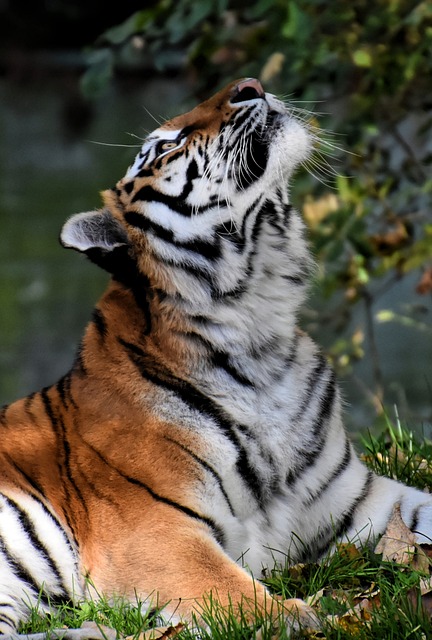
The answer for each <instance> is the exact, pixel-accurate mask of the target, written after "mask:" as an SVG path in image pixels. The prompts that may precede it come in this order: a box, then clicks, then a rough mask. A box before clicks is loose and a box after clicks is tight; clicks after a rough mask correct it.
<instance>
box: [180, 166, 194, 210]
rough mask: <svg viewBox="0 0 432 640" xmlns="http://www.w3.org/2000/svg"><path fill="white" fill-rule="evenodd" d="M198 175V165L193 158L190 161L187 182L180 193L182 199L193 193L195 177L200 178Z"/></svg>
mask: <svg viewBox="0 0 432 640" xmlns="http://www.w3.org/2000/svg"><path fill="white" fill-rule="evenodd" d="M198 176H199V171H198V165H197V162H196V160H195V158H193V159H192V160H191V162H190V163H189V166H188V168H187V171H186V184H185V186H184V189H183V191H182V192H181V194H180V199H181V200H186V198H187V197H188V195H189V194H190V193H191V191H192V189H193V181H194V180H195V178H198Z"/></svg>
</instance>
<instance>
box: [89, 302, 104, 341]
mask: <svg viewBox="0 0 432 640" xmlns="http://www.w3.org/2000/svg"><path fill="white" fill-rule="evenodd" d="M92 321H93V326H94V328H95V329H96V332H97V334H98V335H99V337H100V338H101V339H102V341H103V340H104V339H105V338H106V335H107V323H106V320H105V317H104V314H103V313H102V311H101V310H100V309H98V308H97V307H95V309H93V314H92Z"/></svg>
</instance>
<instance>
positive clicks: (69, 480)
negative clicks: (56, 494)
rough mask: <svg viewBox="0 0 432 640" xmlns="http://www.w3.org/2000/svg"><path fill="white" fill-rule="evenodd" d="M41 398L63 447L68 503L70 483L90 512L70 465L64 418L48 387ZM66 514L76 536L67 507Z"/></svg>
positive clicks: (62, 470)
mask: <svg viewBox="0 0 432 640" xmlns="http://www.w3.org/2000/svg"><path fill="white" fill-rule="evenodd" d="M41 398H42V401H43V403H44V407H45V411H46V413H47V415H48V417H49V419H50V421H51V424H52V427H53V431H54V432H55V433H56V435H57V446H58V448H61V449H62V451H63V457H64V464H61V462H60V460H58V462H57V467H58V470H59V476H60V478H62V479H63V482H62V486H63V489H64V492H65V497H66V504H69V503H70V499H71V494H70V491H69V484H70V486H71V487H72V488H73V489H74V492H75V495H76V496H77V498H78V499H79V501H80V503H81V504H82V506H83V508H84V511H85V512H86V513H87V514H88V508H87V505H86V503H85V500H84V496H83V495H82V493H81V490H80V488H79V487H78V485H77V483H76V481H75V479H74V477H73V474H72V469H71V465H70V453H71V450H70V445H69V441H68V439H67V434H66V429H65V425H64V423H63V420H62V419H61V418H60V417H56V416H55V414H54V411H53V408H52V404H51V400H50V399H49V397H48V389H47V388H45V389H42V391H41ZM64 515H65V518H66V521H67V524H68V526H69V529H70V530H71V531H72V532H73V535H74V538H76V534H75V527H74V524H73V523H72V522H71V521H70V518H69V515H68V513H67V511H66V509H64Z"/></svg>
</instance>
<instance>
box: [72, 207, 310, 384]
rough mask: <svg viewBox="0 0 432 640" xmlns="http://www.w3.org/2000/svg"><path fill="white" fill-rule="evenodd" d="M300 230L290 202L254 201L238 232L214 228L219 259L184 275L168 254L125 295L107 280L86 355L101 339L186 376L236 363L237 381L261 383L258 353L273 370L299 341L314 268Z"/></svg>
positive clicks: (86, 343) (198, 263)
mask: <svg viewBox="0 0 432 640" xmlns="http://www.w3.org/2000/svg"><path fill="white" fill-rule="evenodd" d="M303 231H304V230H303V223H302V221H301V219H300V217H299V215H298V214H297V212H295V211H294V210H293V209H292V208H291V207H290V206H289V205H288V204H286V203H285V202H282V201H281V200H280V199H276V198H275V199H274V200H272V199H270V198H264V197H261V198H260V199H258V200H257V201H256V202H255V204H254V206H252V207H249V211H248V215H247V216H246V217H245V218H244V223H243V225H242V227H241V228H240V227H236V226H235V225H234V223H231V226H230V225H229V224H228V223H225V224H224V225H220V226H219V227H218V229H216V230H215V232H214V235H213V238H212V241H213V245H212V246H213V247H214V249H213V254H212V256H213V258H214V256H215V255H217V260H215V259H213V258H212V259H211V260H210V259H208V260H207V261H206V259H205V256H204V260H201V261H199V260H197V261H196V264H195V265H194V268H193V269H191V268H187V269H185V268H183V267H184V265H182V263H181V261H180V259H179V260H178V264H177V265H176V263H175V259H176V256H175V254H174V258H173V259H172V260H170V263H169V264H160V265H159V264H158V265H157V269H155V272H156V273H159V274H160V273H161V272H162V277H160V276H159V278H155V279H154V280H152V278H150V279H149V282H147V283H146V284H144V283H141V284H140V281H139V280H137V282H136V283H135V284H134V287H131V288H128V287H127V286H125V285H124V284H123V285H122V284H120V283H117V282H115V281H113V283H112V284H111V286H110V288H109V289H108V291H107V293H106V294H105V296H103V298H102V299H101V301H100V303H99V305H98V307H97V309H96V312H95V315H94V319H93V323H91V324H90V326H89V328H88V330H87V335H86V337H85V339H84V343H83V344H84V351H85V352H87V353H88V352H89V350H91V349H93V348H97V349H98V348H102V347H103V337H104V336H105V335H107V334H108V333H109V334H111V335H112V336H115V339H116V342H117V344H118V345H123V346H124V345H125V344H127V345H129V348H130V349H132V350H133V349H134V348H135V350H136V353H138V354H139V353H144V354H146V357H150V358H151V357H154V358H157V359H158V360H162V361H164V362H165V364H166V366H167V367H168V368H169V369H170V370H174V371H178V372H182V374H183V375H184V374H185V373H186V374H187V375H189V376H190V377H193V378H195V377H196V376H198V377H201V378H205V377H206V371H207V368H208V363H209V362H214V361H219V362H225V363H229V362H236V363H237V365H238V369H237V370H238V372H239V373H238V375H239V377H241V376H243V375H244V376H246V375H251V376H252V375H258V376H259V371H257V369H258V368H259V366H261V365H260V361H261V360H260V357H259V356H260V354H262V353H263V352H266V353H271V358H270V360H269V361H268V362H270V361H271V366H272V367H273V368H274V366H276V364H277V363H276V364H275V360H280V361H284V360H285V359H286V358H287V357H289V353H290V351H291V350H292V348H293V343H295V341H296V339H297V330H296V322H297V314H298V310H299V307H300V306H301V304H302V303H303V301H304V298H305V295H306V289H307V284H308V275H309V272H310V269H311V264H312V263H311V259H310V256H309V252H308V249H307V245H306V242H305V240H304V237H303V236H304V233H303ZM207 243H208V241H207ZM209 253H211V251H210V252H209ZM210 266H211V267H212V269H213V270H212V271H211V272H210V275H209V270H210ZM146 278H148V276H147V275H146ZM140 286H142V287H144V286H145V287H146V291H143V289H141V290H137V287H138V288H139V287H140ZM95 332H96V334H97V340H93V337H94V334H95ZM129 356H130V353H129ZM119 357H120V355H119ZM268 362H267V360H266V361H265V362H264V360H262V363H263V364H262V366H270V365H269V364H268ZM266 363H267V364H266ZM237 365H236V366H237ZM227 366H228V367H230V365H229V364H227ZM250 369H254V372H251V373H250V374H246V371H248V370H250Z"/></svg>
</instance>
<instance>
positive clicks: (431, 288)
mask: <svg viewBox="0 0 432 640" xmlns="http://www.w3.org/2000/svg"><path fill="white" fill-rule="evenodd" d="M416 291H417V293H419V294H420V295H422V296H424V295H426V294H427V293H431V292H432V267H429V268H428V269H425V270H424V271H423V275H422V277H421V278H420V280H419V282H418V284H417V286H416Z"/></svg>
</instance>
